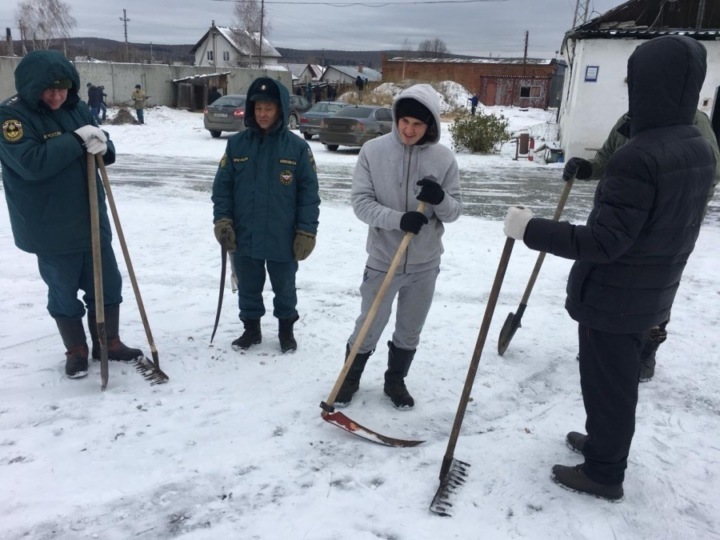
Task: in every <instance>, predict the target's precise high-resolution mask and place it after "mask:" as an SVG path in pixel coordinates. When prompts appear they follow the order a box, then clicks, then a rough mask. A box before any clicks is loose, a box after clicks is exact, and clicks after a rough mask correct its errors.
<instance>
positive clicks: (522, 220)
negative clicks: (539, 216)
mask: <svg viewBox="0 0 720 540" xmlns="http://www.w3.org/2000/svg"><path fill="white" fill-rule="evenodd" d="M532 218H533V213H532V210H530V209H529V208H523V207H522V206H511V207H510V208H508V211H507V214H505V227H504V229H503V231H504V232H505V236H509V237H510V238H514V239H515V240H522V239H523V238H525V228H526V227H527V224H528V221H530V220H531V219H532Z"/></svg>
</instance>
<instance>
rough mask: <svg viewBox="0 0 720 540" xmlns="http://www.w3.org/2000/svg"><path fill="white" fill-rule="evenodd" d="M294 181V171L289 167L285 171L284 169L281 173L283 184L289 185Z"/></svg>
mask: <svg viewBox="0 0 720 540" xmlns="http://www.w3.org/2000/svg"><path fill="white" fill-rule="evenodd" d="M292 181H293V173H292V171H288V170H287V169H285V170H284V171H282V172H281V173H280V183H281V184H282V185H283V186H289V185H290V184H292Z"/></svg>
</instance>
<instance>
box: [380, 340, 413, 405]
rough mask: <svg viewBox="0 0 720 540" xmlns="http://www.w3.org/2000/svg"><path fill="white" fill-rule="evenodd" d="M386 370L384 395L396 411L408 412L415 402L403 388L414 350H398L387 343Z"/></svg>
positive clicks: (391, 343)
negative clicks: (388, 398)
mask: <svg viewBox="0 0 720 540" xmlns="http://www.w3.org/2000/svg"><path fill="white" fill-rule="evenodd" d="M388 347H389V350H388V368H387V371H386V372H385V388H384V390H385V394H386V395H387V396H389V397H390V399H391V400H392V403H393V406H394V407H395V408H396V409H400V410H408V409H412V408H413V407H414V406H415V400H414V399H413V398H412V396H411V395H410V392H408V390H407V388H406V387H405V377H407V374H408V371H409V370H410V364H412V361H413V358H414V357H415V350H414V349H413V350H408V349H400V348H399V347H396V346H395V345H394V344H393V342H392V341H388Z"/></svg>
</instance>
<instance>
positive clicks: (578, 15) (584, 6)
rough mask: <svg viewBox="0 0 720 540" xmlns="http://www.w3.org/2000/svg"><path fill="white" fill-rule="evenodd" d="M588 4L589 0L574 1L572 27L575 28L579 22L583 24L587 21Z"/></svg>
mask: <svg viewBox="0 0 720 540" xmlns="http://www.w3.org/2000/svg"><path fill="white" fill-rule="evenodd" d="M589 6H590V0H577V2H576V3H575V15H574V16H573V24H572V27H573V28H576V27H578V26H580V25H581V24H585V23H586V22H587V20H588V8H589Z"/></svg>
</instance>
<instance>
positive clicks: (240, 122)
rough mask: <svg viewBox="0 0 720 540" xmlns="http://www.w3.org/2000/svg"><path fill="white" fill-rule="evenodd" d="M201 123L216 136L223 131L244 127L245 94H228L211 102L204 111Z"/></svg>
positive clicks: (242, 128) (241, 129)
mask: <svg viewBox="0 0 720 540" xmlns="http://www.w3.org/2000/svg"><path fill="white" fill-rule="evenodd" d="M203 123H204V124H205V129H207V130H208V131H210V135H212V136H213V137H215V138H217V137H219V136H220V133H222V132H223V131H243V130H244V129H245V96H240V95H235V94H228V95H227V96H223V97H221V98H219V99H217V100H215V101H213V102H212V104H211V105H208V106H207V109H205V111H204V115H203Z"/></svg>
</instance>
